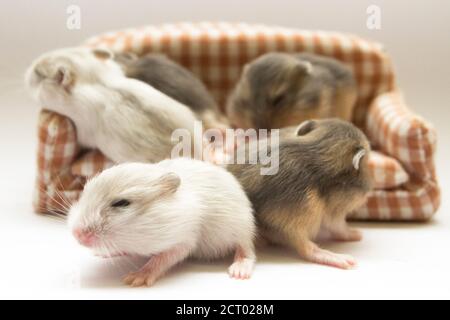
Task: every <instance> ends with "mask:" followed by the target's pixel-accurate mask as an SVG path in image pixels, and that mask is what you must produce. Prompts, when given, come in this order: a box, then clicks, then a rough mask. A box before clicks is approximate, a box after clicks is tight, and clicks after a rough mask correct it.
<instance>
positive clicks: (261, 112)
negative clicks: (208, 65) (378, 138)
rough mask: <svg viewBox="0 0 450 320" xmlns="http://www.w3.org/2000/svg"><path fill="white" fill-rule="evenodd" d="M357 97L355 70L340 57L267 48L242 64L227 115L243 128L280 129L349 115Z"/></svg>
mask: <svg viewBox="0 0 450 320" xmlns="http://www.w3.org/2000/svg"><path fill="white" fill-rule="evenodd" d="M356 98H357V90H356V82H355V79H354V76H353V73H352V71H351V70H350V68H348V67H347V66H346V65H344V64H343V63H341V62H339V61H338V60H335V59H332V58H328V57H324V56H319V55H314V54H309V53H300V54H288V53H281V52H275V53H267V54H264V55H262V56H260V57H259V58H257V59H255V60H254V61H252V62H250V63H249V64H247V65H246V66H245V67H244V71H243V73H242V76H241V78H240V80H239V82H238V84H237V85H236V87H235V89H234V91H233V92H232V94H231V95H230V98H229V100H228V104H227V115H228V117H229V119H230V122H231V124H232V125H234V126H236V127H239V128H244V129H248V128H255V129H278V128H283V127H289V126H293V125H297V124H299V123H301V122H303V121H304V120H309V119H322V118H331V117H337V118H341V119H343V120H347V121H351V119H352V114H353V109H354V106H355V102H356Z"/></svg>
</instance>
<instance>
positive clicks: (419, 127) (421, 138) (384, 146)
mask: <svg viewBox="0 0 450 320" xmlns="http://www.w3.org/2000/svg"><path fill="white" fill-rule="evenodd" d="M366 133H367V135H368V137H369V140H370V141H371V143H372V146H373V148H374V149H375V150H380V151H382V152H383V153H385V154H387V155H389V156H391V157H394V158H396V159H397V160H399V161H400V163H401V164H402V165H403V167H404V168H405V169H406V170H407V171H408V173H409V175H410V177H411V178H413V180H415V181H425V180H430V179H431V180H435V179H436V176H435V166H434V161H433V155H434V151H435V149H436V131H435V129H434V128H433V127H432V126H431V125H430V124H429V123H427V122H426V121H425V120H423V119H422V118H420V117H419V116H417V115H415V114H414V113H413V112H411V111H410V110H409V108H408V107H407V106H406V104H405V101H404V99H403V96H402V94H401V93H400V92H389V93H386V94H382V95H380V96H379V97H377V98H376V99H375V100H374V101H373V103H372V105H371V106H370V108H369V111H368V114H367V118H366Z"/></svg>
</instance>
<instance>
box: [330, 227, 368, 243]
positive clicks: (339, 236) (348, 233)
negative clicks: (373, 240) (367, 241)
mask: <svg viewBox="0 0 450 320" xmlns="http://www.w3.org/2000/svg"><path fill="white" fill-rule="evenodd" d="M332 237H333V239H334V240H337V241H349V242H357V241H361V240H362V238H363V234H362V232H361V231H359V230H357V229H350V228H349V229H347V230H345V231H344V232H336V233H334V234H333V235H332Z"/></svg>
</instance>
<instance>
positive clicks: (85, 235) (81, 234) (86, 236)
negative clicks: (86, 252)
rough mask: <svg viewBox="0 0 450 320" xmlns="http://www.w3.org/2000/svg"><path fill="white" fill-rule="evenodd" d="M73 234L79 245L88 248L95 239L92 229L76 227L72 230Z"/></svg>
mask: <svg viewBox="0 0 450 320" xmlns="http://www.w3.org/2000/svg"><path fill="white" fill-rule="evenodd" d="M73 235H74V237H75V238H76V239H77V240H78V242H79V243H80V244H81V245H83V246H85V247H88V248H90V247H92V246H94V244H95V243H96V241H97V236H96V235H95V234H94V233H93V232H92V231H88V230H83V229H80V228H76V229H74V230H73Z"/></svg>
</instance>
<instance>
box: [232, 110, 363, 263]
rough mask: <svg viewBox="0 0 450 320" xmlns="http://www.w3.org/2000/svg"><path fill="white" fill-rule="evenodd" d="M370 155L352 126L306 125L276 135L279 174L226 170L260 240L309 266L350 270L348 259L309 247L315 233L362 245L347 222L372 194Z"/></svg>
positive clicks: (254, 168)
mask: <svg viewBox="0 0 450 320" xmlns="http://www.w3.org/2000/svg"><path fill="white" fill-rule="evenodd" d="M243 147H245V146H243ZM247 147H248V146H247ZM250 149H251V150H250V152H257V150H254V149H253V148H250ZM369 150H370V146H369V143H368V140H367V138H366V137H365V135H364V134H363V133H362V132H361V131H360V130H359V129H358V128H356V127H355V126H354V125H352V124H351V123H348V122H345V121H342V120H338V119H327V120H308V121H306V122H303V123H302V124H301V125H300V126H299V127H298V128H295V127H290V128H285V129H281V130H280V142H279V148H275V149H272V150H271V152H277V153H278V156H279V166H280V167H279V170H278V173H277V174H274V175H260V165H258V164H256V165H255V164H244V165H229V166H228V170H229V171H230V172H232V173H233V174H234V175H235V176H236V177H237V178H238V180H239V181H240V182H241V184H242V185H243V187H244V189H245V191H246V192H247V195H248V196H249V198H250V201H251V202H252V204H253V207H254V210H255V214H256V219H257V223H258V226H259V228H260V233H261V235H262V236H263V238H265V239H266V240H269V241H270V242H273V243H277V244H284V245H289V246H292V247H294V248H295V249H296V250H297V252H298V254H299V255H300V256H301V257H302V258H304V259H306V260H309V261H311V262H316V263H320V264H326V265H331V266H335V267H339V268H350V267H352V266H353V265H354V264H355V260H354V259H353V258H352V257H350V256H346V255H339V254H335V253H332V252H329V251H326V250H323V249H321V248H319V247H318V246H317V245H315V244H314V242H313V241H314V240H315V239H317V236H318V234H319V231H322V232H323V231H326V232H328V233H329V235H331V237H332V238H334V239H337V240H344V241H358V240H360V239H361V233H360V232H359V231H358V230H354V229H351V228H349V227H348V226H347V223H346V217H347V215H348V214H349V213H350V212H351V211H353V210H354V209H357V208H358V207H359V206H361V205H362V204H363V203H364V201H365V199H366V195H367V193H368V192H369V191H370V189H371V185H372V182H371V180H370V175H369V170H368V164H367V158H368V156H367V154H368V152H369Z"/></svg>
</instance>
